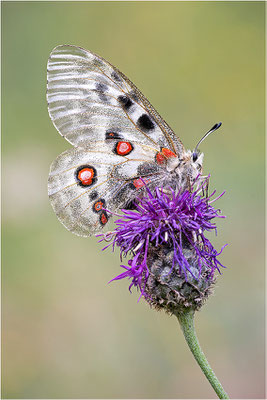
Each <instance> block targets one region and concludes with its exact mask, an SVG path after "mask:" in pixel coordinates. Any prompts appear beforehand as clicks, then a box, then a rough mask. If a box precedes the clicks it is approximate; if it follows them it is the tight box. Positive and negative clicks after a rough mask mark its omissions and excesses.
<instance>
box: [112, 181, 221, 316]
mask: <svg viewBox="0 0 267 400" xmlns="http://www.w3.org/2000/svg"><path fill="white" fill-rule="evenodd" d="M206 184H207V180H205V181H203V180H202V183H201V180H200V179H197V181H196V182H195V184H194V185H193V188H192V189H191V191H190V190H185V191H183V192H181V191H178V193H176V192H175V191H174V190H173V189H166V188H164V189H163V188H159V187H158V188H156V189H155V190H153V191H151V190H150V189H149V188H146V193H145V195H144V196H143V197H140V198H138V199H137V200H136V204H135V208H134V209H133V210H127V209H124V210H121V212H122V215H121V218H120V219H118V220H117V221H115V223H116V225H117V227H116V229H115V230H114V231H113V232H112V234H113V236H112V237H113V240H112V242H111V244H113V248H114V247H115V245H116V246H118V247H119V248H120V252H121V258H122V257H126V256H129V255H130V256H131V259H130V260H129V261H128V265H121V267H122V268H123V269H125V271H124V272H123V273H121V274H120V275H118V276H117V277H116V278H114V279H113V280H119V279H123V278H129V279H130V280H131V283H130V286H129V289H130V290H131V288H132V287H133V286H135V287H137V288H138V289H139V290H140V292H141V296H144V298H145V299H146V300H147V301H148V302H149V303H150V304H151V305H153V306H155V307H156V308H164V309H165V310H166V311H168V312H171V313H174V312H177V310H179V309H182V308H188V307H189V308H191V309H194V310H196V309H199V308H200V307H201V306H202V304H203V302H204V300H205V299H206V298H207V296H208V295H209V294H210V293H211V286H212V284H213V283H214V281H215V276H214V272H215V271H218V272H219V273H220V268H221V267H223V265H222V264H221V263H220V261H219V260H218V256H219V255H220V254H221V252H222V250H223V248H222V249H221V250H220V252H217V251H216V250H215V248H214V247H213V245H212V244H211V242H210V240H209V239H208V238H207V237H206V233H207V232H209V231H215V232H216V224H215V222H214V219H215V218H224V216H222V215H220V210H219V209H216V208H214V207H213V205H212V204H213V203H214V201H215V200H217V199H218V198H220V197H221V196H222V195H223V193H222V194H221V195H220V196H218V197H217V198H213V197H214V195H215V191H214V192H213V193H212V194H211V195H210V196H205V187H206ZM212 198H213V199H212ZM107 247H108V246H107ZM223 247H225V246H223ZM141 296H140V297H141Z"/></svg>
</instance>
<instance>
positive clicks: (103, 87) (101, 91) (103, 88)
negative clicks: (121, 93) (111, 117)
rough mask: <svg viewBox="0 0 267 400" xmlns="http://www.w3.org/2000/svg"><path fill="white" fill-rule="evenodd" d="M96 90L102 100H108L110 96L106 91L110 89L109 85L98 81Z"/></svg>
mask: <svg viewBox="0 0 267 400" xmlns="http://www.w3.org/2000/svg"><path fill="white" fill-rule="evenodd" d="M96 91H97V92H98V96H99V98H100V100H101V101H103V102H107V101H108V98H107V96H106V95H105V92H107V91H108V87H107V85H105V84H104V83H101V82H98V83H97V84H96Z"/></svg>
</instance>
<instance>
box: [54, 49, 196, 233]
mask: <svg viewBox="0 0 267 400" xmlns="http://www.w3.org/2000/svg"><path fill="white" fill-rule="evenodd" d="M47 102H48V110H49V115H50V118H51V120H52V122H53V124H54V126H55V128H56V129H57V130H58V131H59V133H60V134H61V135H62V136H63V137H65V138H66V139H67V140H68V141H69V142H70V143H71V144H72V145H73V147H72V148H71V149H69V150H67V151H65V152H63V153H62V154H60V155H59V156H58V157H57V158H56V160H55V161H54V162H53V163H52V165H51V168H50V174H49V179H48V193H49V197H50V201H51V204H52V207H53V209H54V211H55V213H56V215H57V217H58V218H59V220H60V221H61V222H62V224H63V225H64V226H65V227H66V228H67V229H68V230H70V231H72V232H73V233H75V234H77V235H81V236H89V235H90V234H92V233H97V232H101V231H102V229H103V228H104V227H106V225H107V224H108V222H109V219H110V218H111V216H112V213H116V212H117V211H118V210H119V209H121V208H126V207H127V205H128V204H130V202H132V201H133V200H134V199H135V198H137V197H140V196H142V193H144V191H145V190H146V187H148V188H149V189H150V190H153V189H154V188H155V187H161V188H163V189H164V188H166V190H168V188H172V189H174V190H181V191H182V190H185V189H186V188H189V187H190V185H191V184H192V183H193V182H194V180H195V179H196V178H197V176H199V175H200V174H201V173H202V163H203V153H199V152H192V151H190V150H187V151H186V150H185V148H184V146H183V144H182V142H181V140H180V139H179V138H178V137H177V136H176V135H175V133H174V132H173V130H172V129H171V128H170V127H169V125H168V124H167V123H166V122H165V121H164V119H162V118H161V117H160V115H159V114H158V112H157V111H156V110H155V109H154V108H153V106H152V105H151V104H150V102H149V101H148V100H147V99H146V98H145V96H144V95H143V94H142V93H141V92H140V91H139V90H138V89H137V87H136V86H135V85H134V84H133V83H132V82H131V81H130V80H129V79H128V78H127V77H126V76H125V75H124V74H123V73H121V72H120V71H119V70H118V69H117V68H116V67H114V66H112V65H111V64H110V63H108V62H107V61H106V60H104V59H103V58H102V57H100V56H97V55H96V54H94V53H92V52H90V51H87V50H85V49H82V48H80V47H76V46H72V45H62V46H57V47H56V48H55V49H54V50H53V51H52V52H51V54H50V57H49V60H48V65H47ZM107 210H108V211H109V212H108V211H107Z"/></svg>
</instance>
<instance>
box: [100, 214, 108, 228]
mask: <svg viewBox="0 0 267 400" xmlns="http://www.w3.org/2000/svg"><path fill="white" fill-rule="evenodd" d="M107 222H108V217H107V213H106V212H105V211H103V212H102V213H101V215H100V223H101V224H102V225H105V224H106V223H107Z"/></svg>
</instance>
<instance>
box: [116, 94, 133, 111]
mask: <svg viewBox="0 0 267 400" xmlns="http://www.w3.org/2000/svg"><path fill="white" fill-rule="evenodd" d="M118 100H119V102H120V104H121V105H122V107H123V108H124V110H129V108H131V107H132V105H133V102H132V100H131V99H130V98H129V97H128V96H119V97H118Z"/></svg>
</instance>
